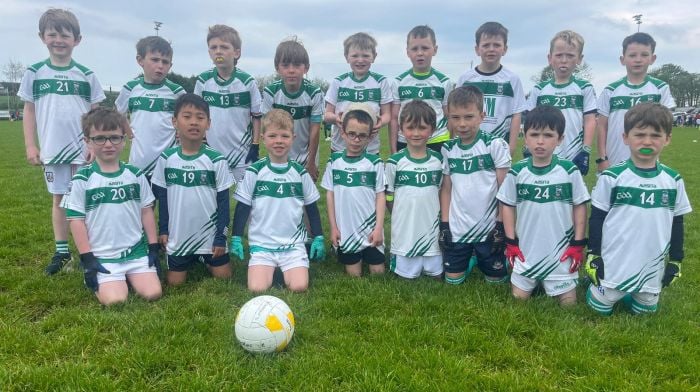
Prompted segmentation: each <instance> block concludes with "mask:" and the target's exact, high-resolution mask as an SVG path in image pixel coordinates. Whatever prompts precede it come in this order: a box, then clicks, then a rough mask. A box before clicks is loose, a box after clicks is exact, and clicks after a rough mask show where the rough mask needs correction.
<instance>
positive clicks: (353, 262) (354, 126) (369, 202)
mask: <svg viewBox="0 0 700 392" xmlns="http://www.w3.org/2000/svg"><path fill="white" fill-rule="evenodd" d="M374 113H375V112H374V110H373V109H372V107H371V106H370V105H368V104H367V103H352V104H350V105H349V106H348V107H347V108H346V111H345V112H344V113H343V122H342V125H341V128H340V132H341V137H342V138H343V140H344V144H345V149H344V150H343V151H339V152H334V153H332V154H331V156H330V158H329V159H328V165H326V172H325V173H324V175H323V182H322V185H323V187H324V188H325V189H326V191H327V192H326V200H327V202H326V205H327V207H328V222H329V223H330V226H331V235H330V236H331V244H332V245H333V247H335V248H336V249H337V253H338V261H339V262H341V263H342V264H344V265H345V272H347V273H348V274H349V275H352V276H361V275H362V262H363V261H364V262H365V263H367V264H368V265H369V272H370V273H372V274H380V273H384V210H385V208H386V201H385V196H384V188H385V182H384V164H383V162H382V160H381V158H379V156H377V155H373V154H369V153H367V152H366V151H365V149H366V148H367V144H368V143H369V141H370V139H371V136H372V130H373V129H374V119H375V118H376V117H375V114H374Z"/></svg>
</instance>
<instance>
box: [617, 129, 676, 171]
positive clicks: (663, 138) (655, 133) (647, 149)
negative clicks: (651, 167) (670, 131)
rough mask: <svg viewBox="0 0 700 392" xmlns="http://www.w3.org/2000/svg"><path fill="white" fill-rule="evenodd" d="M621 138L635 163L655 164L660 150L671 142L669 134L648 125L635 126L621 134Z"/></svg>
mask: <svg viewBox="0 0 700 392" xmlns="http://www.w3.org/2000/svg"><path fill="white" fill-rule="evenodd" d="M622 140H623V141H624V142H625V144H626V145H627V146H629V148H630V155H631V157H632V161H633V162H634V163H635V164H637V165H639V164H640V163H641V164H644V163H651V164H656V160H657V159H658V157H659V155H660V154H661V151H663V149H664V147H666V146H667V145H668V143H670V142H671V135H667V134H666V133H665V132H663V131H661V130H657V129H656V128H654V127H652V126H649V125H647V126H645V127H636V126H635V127H634V128H632V129H630V131H629V132H628V133H623V134H622Z"/></svg>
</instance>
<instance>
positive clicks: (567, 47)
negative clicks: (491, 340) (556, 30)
mask: <svg viewBox="0 0 700 392" xmlns="http://www.w3.org/2000/svg"><path fill="white" fill-rule="evenodd" d="M582 59H583V55H581V54H579V51H578V48H576V47H575V46H574V45H571V44H569V43H567V42H566V41H564V40H563V39H557V40H556V41H554V45H552V51H551V52H550V53H549V54H548V55H547V61H549V65H550V66H551V67H552V70H553V71H554V75H555V76H556V77H557V78H558V79H569V78H570V77H571V75H572V74H573V73H574V71H575V70H576V66H578V65H579V64H581V60H582Z"/></svg>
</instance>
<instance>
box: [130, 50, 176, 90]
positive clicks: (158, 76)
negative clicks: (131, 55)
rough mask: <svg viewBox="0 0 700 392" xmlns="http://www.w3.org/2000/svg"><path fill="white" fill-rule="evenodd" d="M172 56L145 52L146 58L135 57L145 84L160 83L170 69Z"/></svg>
mask: <svg viewBox="0 0 700 392" xmlns="http://www.w3.org/2000/svg"><path fill="white" fill-rule="evenodd" d="M171 60H172V56H165V55H163V54H162V53H160V52H151V51H149V52H147V53H146V56H144V57H141V56H138V55H137V56H136V62H137V63H139V65H140V66H141V68H143V79H144V80H145V81H146V83H153V84H158V83H162V82H163V80H164V79H165V77H166V76H167V75H168V72H170V67H172V65H173V64H172V62H171Z"/></svg>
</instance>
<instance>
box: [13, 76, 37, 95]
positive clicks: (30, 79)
mask: <svg viewBox="0 0 700 392" xmlns="http://www.w3.org/2000/svg"><path fill="white" fill-rule="evenodd" d="M35 78H36V73H34V72H32V71H31V70H30V69H27V70H26V71H24V76H22V82H21V83H20V84H19V89H18V90H17V96H18V97H20V99H22V101H24V102H34V93H33V91H32V90H33V88H34V79H35Z"/></svg>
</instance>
